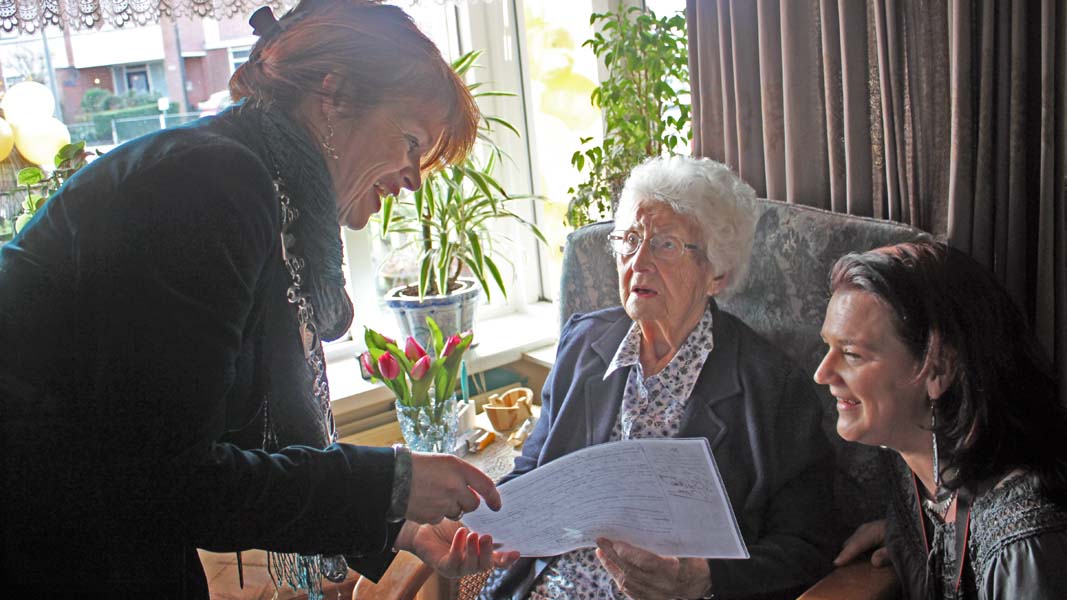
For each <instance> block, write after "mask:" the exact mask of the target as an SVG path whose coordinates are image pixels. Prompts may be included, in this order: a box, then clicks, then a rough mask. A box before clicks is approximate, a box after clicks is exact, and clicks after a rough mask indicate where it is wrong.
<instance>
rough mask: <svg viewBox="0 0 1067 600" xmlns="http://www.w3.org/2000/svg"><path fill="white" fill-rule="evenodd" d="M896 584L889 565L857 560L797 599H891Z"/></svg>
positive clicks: (893, 596) (827, 577)
mask: <svg viewBox="0 0 1067 600" xmlns="http://www.w3.org/2000/svg"><path fill="white" fill-rule="evenodd" d="M898 587H899V586H898V584H897V577H896V574H895V573H894V572H893V569H892V568H891V567H875V566H873V565H871V563H870V561H868V560H859V561H856V562H853V563H849V564H847V565H845V566H843V567H838V568H836V569H834V570H833V571H831V572H830V574H829V575H827V576H826V577H823V578H822V579H821V580H820V581H819V582H818V583H816V584H815V585H813V586H811V588H809V589H808V591H806V592H804V593H803V594H802V595H801V596H800V597H799V598H797V600H891V599H892V598H896V595H897V588H898Z"/></svg>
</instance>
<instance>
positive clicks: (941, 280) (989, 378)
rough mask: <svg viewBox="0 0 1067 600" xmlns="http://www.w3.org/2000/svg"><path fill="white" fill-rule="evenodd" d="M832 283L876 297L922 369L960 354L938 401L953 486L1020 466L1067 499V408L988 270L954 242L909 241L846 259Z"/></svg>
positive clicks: (1045, 364) (1043, 360)
mask: <svg viewBox="0 0 1067 600" xmlns="http://www.w3.org/2000/svg"><path fill="white" fill-rule="evenodd" d="M830 287H831V289H832V290H833V291H835V292H836V291H838V290H842V289H847V290H860V291H863V292H867V293H870V294H873V295H874V296H876V297H877V298H878V299H879V300H880V301H881V302H882V303H883V305H884V306H886V307H887V308H888V309H889V311H890V313H891V314H892V315H893V320H894V323H895V326H896V333H897V334H898V335H899V337H900V338H901V339H902V340H903V341H904V343H905V344H906V345H907V347H908V348H909V349H910V351H911V353H912V355H913V356H914V357H915V359H916V360H918V361H921V362H922V364H923V369H924V372H925V369H929V368H932V366H933V363H934V361H936V360H938V359H939V358H940V357H941V356H946V355H947V356H951V357H952V358H953V359H954V364H955V373H954V378H953V381H952V384H951V385H950V387H949V389H948V391H946V393H945V394H944V395H943V396H942V397H941V398H938V399H937V402H936V404H935V406H936V408H935V410H936V411H937V428H936V433H937V435H938V440H939V442H941V440H944V442H941V443H939V446H940V447H941V450H942V452H941V453H942V454H943V455H946V457H947V458H948V460H947V461H944V462H943V463H942V464H945V463H946V462H947V463H949V465H946V466H951V467H954V468H955V469H957V472H956V476H955V477H953V476H952V472H951V471H949V472H946V473H945V474H944V475H945V478H944V479H945V483H946V485H948V486H949V487H953V488H955V487H959V486H961V485H967V486H968V487H971V486H973V485H978V484H980V483H982V482H986V481H988V480H990V479H991V478H995V477H1002V476H1004V475H1006V474H1007V473H1008V472H1010V471H1012V470H1013V469H1016V468H1022V469H1027V470H1029V471H1031V472H1033V473H1035V474H1037V475H1038V477H1039V479H1040V480H1041V485H1042V489H1043V491H1044V492H1045V493H1046V494H1047V495H1048V496H1049V497H1051V498H1053V499H1054V500H1056V501H1057V502H1059V503H1060V504H1067V445H1065V444H1064V443H1063V440H1064V439H1065V438H1067V409H1065V407H1064V406H1063V405H1061V404H1060V403H1059V401H1058V400H1057V398H1056V385H1055V380H1054V378H1053V376H1052V370H1051V365H1050V363H1049V361H1048V360H1047V358H1046V357H1045V356H1044V354H1043V353H1042V351H1041V346H1040V344H1039V343H1038V341H1037V339H1036V338H1035V337H1034V335H1033V334H1032V333H1031V332H1030V330H1029V328H1028V327H1027V324H1026V320H1025V319H1024V318H1023V315H1022V312H1021V311H1020V310H1019V308H1018V306H1016V304H1015V302H1014V301H1013V300H1012V299H1011V297H1010V296H1009V295H1008V293H1007V291H1006V290H1005V289H1004V288H1003V287H1001V285H1000V284H999V283H997V281H996V280H995V279H994V278H993V276H992V274H991V273H990V272H989V271H988V270H986V269H985V268H984V267H982V266H981V265H980V264H978V262H977V261H975V260H974V259H972V258H971V257H970V256H968V255H966V254H965V253H963V252H961V251H959V250H956V249H955V248H951V247H949V246H947V245H946V244H942V243H934V242H916V243H904V244H897V245H894V246H886V247H883V248H878V249H876V250H871V251H869V252H863V253H853V254H848V255H845V256H843V257H841V258H840V259H838V261H837V263H836V264H835V265H834V268H833V270H832V271H831V274H830ZM943 353H947V354H943ZM972 491H973V488H972Z"/></svg>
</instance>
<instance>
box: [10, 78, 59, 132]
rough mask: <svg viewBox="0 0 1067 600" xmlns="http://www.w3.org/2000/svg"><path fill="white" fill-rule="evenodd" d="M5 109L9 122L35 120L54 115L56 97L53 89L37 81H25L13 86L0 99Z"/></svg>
mask: <svg viewBox="0 0 1067 600" xmlns="http://www.w3.org/2000/svg"><path fill="white" fill-rule="evenodd" d="M0 108H3V109H4V118H5V119H7V122H8V123H18V122H19V121H35V120H38V119H46V118H48V117H51V116H52V113H53V112H55V110H56V99H55V96H53V95H52V90H50V89H48V88H47V87H46V86H44V85H42V84H40V83H37V82H36V81H23V82H22V83H16V84H15V85H13V86H11V89H9V90H8V91H7V93H6V94H4V99H3V100H0Z"/></svg>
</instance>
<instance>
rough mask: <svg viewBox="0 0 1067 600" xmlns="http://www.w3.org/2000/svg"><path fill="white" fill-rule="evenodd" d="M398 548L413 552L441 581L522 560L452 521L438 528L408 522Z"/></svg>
mask: <svg viewBox="0 0 1067 600" xmlns="http://www.w3.org/2000/svg"><path fill="white" fill-rule="evenodd" d="M396 546H397V548H398V549H402V550H409V551H411V552H413V553H414V554H415V555H416V556H418V557H419V559H421V560H422V562H424V563H426V564H427V565H429V566H430V567H432V568H433V570H434V571H437V573H438V574H440V575H441V576H442V577H449V578H456V577H462V576H464V575H469V574H471V573H479V572H481V571H485V570H488V569H490V568H493V567H496V568H503V567H508V566H510V565H511V564H512V563H514V562H515V561H516V560H518V559H519V553H518V552H515V551H511V552H497V551H494V550H493V536H491V535H479V534H477V533H475V532H473V531H470V530H469V529H467V528H466V527H464V526H462V524H461V523H457V522H456V521H449V520H445V521H441V522H440V523H437V524H436V525H415V524H414V523H412V522H410V521H408V522H407V523H404V527H403V528H402V529H401V531H400V535H399V536H397V543H396Z"/></svg>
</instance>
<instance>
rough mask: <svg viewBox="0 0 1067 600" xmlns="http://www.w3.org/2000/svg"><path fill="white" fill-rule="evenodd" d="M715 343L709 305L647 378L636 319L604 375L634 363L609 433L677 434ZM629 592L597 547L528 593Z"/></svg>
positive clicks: (547, 599) (541, 599) (542, 596)
mask: <svg viewBox="0 0 1067 600" xmlns="http://www.w3.org/2000/svg"><path fill="white" fill-rule="evenodd" d="M713 347H714V343H713V340H712V312H711V308H710V306H709V307H708V308H707V309H705V311H704V316H703V317H702V318H701V319H700V322H699V323H698V324H697V326H696V327H695V328H694V329H693V331H692V332H690V334H689V336H688V337H687V338H686V339H685V342H683V343H682V347H681V348H680V349H679V350H678V352H677V354H675V355H674V357H673V358H672V359H671V360H670V362H669V363H667V366H666V367H664V368H663V370H662V371H660V372H659V373H657V374H656V375H652V376H650V377H645V376H644V372H643V369H642V368H641V360H640V357H641V326H640V324H638V323H637V322H635V323H634V324H633V325H632V326H631V327H630V331H629V332H628V333H627V334H626V337H625V338H623V340H622V343H621V344H620V345H619V349H618V350H617V351H616V352H615V357H614V358H613V359H612V361H611V364H609V365H608V369H607V372H605V373H604V379H607V378H608V376H610V375H611V374H612V373H614V372H615V371H616V370H618V369H623V368H627V367H630V374H629V376H628V377H627V379H626V387H625V389H624V391H623V395H622V409H621V410H620V411H619V419H618V420H617V421H616V422H615V428H614V430H613V431H612V432H611V441H613V442H614V441H618V440H628V439H636V438H664V437H674V436H676V435H678V431H679V430H680V429H681V425H682V415H683V414H684V413H685V408H686V406H687V404H688V402H689V395H690V394H691V393H692V392H693V386H695V385H696V381H697V378H698V377H699V376H700V370H701V369H702V368H703V366H704V361H705V360H707V358H708V354H710V353H711V350H712V348H713ZM625 597H626V596H625V595H624V594H623V593H622V592H621V591H620V590H619V588H618V586H617V585H615V581H614V580H613V579H612V578H611V575H610V574H608V572H607V571H606V570H605V569H604V567H603V566H602V565H601V564H600V560H599V559H598V558H597V557H596V549H595V548H583V549H581V550H574V551H572V552H568V553H566V554H564V555H562V556H560V557H559V558H558V559H556V560H555V561H554V562H553V563H552V564H551V565H550V566H549V567H548V568H547V569H546V570H545V572H544V574H543V576H542V577H541V580H540V582H538V584H537V585H536V586H534V588H533V589H532V590H531V591H530V598H533V599H535V600H552V599H557V598H575V599H582V600H585V599H589V600H592V599H598V600H599V599H616V598H620V599H621V598H625Z"/></svg>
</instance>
